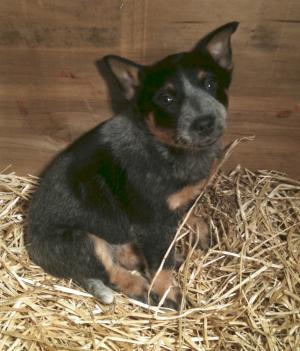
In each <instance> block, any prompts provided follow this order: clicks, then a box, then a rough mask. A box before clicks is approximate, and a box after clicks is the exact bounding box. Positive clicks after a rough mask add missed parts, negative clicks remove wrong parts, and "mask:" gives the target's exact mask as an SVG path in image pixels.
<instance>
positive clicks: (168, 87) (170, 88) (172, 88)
mask: <svg viewBox="0 0 300 351" xmlns="http://www.w3.org/2000/svg"><path fill="white" fill-rule="evenodd" d="M164 89H165V90H168V91H171V92H173V93H174V92H175V91H176V88H175V86H174V84H173V83H171V82H167V83H166V84H165V86H164Z"/></svg>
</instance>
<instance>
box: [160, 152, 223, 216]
mask: <svg viewBox="0 0 300 351" xmlns="http://www.w3.org/2000/svg"><path fill="white" fill-rule="evenodd" d="M215 160H216V152H214V151H213V150H212V151H211V152H208V153H205V154H200V155H192V156H190V157H187V158H186V159H185V161H184V162H181V164H176V165H175V170H174V176H175V177H176V179H178V180H181V181H182V183H183V185H182V186H180V187H178V188H177V189H176V190H175V191H173V192H171V193H170V194H168V196H167V199H166V201H167V205H168V207H169V209H170V210H171V211H175V210H178V209H181V208H184V207H185V206H186V205H188V204H189V203H190V202H191V201H192V200H194V199H195V198H196V197H197V196H198V194H199V193H200V192H201V190H202V189H203V186H204V184H205V182H206V180H207V178H208V177H209V176H210V173H211V172H212V170H213V168H214V164H215Z"/></svg>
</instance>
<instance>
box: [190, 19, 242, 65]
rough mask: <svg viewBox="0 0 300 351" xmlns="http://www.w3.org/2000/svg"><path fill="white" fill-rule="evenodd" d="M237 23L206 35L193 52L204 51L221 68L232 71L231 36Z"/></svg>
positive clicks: (228, 24) (229, 24)
mask: <svg viewBox="0 0 300 351" xmlns="http://www.w3.org/2000/svg"><path fill="white" fill-rule="evenodd" d="M238 25H239V22H230V23H227V24H224V25H223V26H221V27H219V28H217V29H215V30H214V31H212V32H210V33H208V34H207V35H206V36H205V37H204V38H202V39H201V40H200V41H199V43H198V44H197V45H196V47H195V48H194V50H196V51H198V50H200V51H206V52H208V53H209V54H210V55H211V56H212V58H213V59H214V60H215V61H216V62H217V63H218V64H219V65H220V66H221V67H223V68H225V69H227V70H231V69H232V60H231V40H230V39H231V35H232V34H233V33H234V32H235V31H236V29H237V27H238Z"/></svg>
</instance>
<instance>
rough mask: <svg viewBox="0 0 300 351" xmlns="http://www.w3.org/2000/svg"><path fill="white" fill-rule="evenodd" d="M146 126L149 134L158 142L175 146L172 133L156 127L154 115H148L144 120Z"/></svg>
mask: <svg viewBox="0 0 300 351" xmlns="http://www.w3.org/2000/svg"><path fill="white" fill-rule="evenodd" d="M146 124H147V126H148V129H149V131H150V133H151V134H152V135H153V136H154V137H155V138H156V139H157V140H159V141H160V142H162V143H164V144H167V145H170V146H176V143H175V141H174V132H173V131H172V130H169V129H167V128H161V127H158V126H157V125H156V122H155V118H154V115H153V114H152V113H150V114H149V116H148V118H147V119H146Z"/></svg>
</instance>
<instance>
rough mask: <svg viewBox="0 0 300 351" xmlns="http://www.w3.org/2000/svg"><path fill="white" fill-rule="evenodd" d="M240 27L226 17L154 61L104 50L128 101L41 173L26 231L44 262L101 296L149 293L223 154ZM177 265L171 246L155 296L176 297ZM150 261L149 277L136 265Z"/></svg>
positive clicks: (107, 299)
mask: <svg viewBox="0 0 300 351" xmlns="http://www.w3.org/2000/svg"><path fill="white" fill-rule="evenodd" d="M237 26H238V23H237V22H232V23H228V24H225V25H223V26H222V27H220V28H218V29H216V30H214V31H213V32H211V33H209V34H208V35H206V36H205V37H204V38H203V39H201V40H200V41H199V42H198V44H197V45H196V46H195V47H194V48H193V49H192V50H191V51H189V52H182V53H178V54H174V55H170V56H167V57H166V58H164V59H163V60H161V61H159V62H157V63H155V64H153V65H151V66H143V65H139V64H137V63H134V62H132V61H129V60H127V59H124V58H121V57H118V56H107V57H105V58H104V60H105V62H106V63H107V64H108V66H109V67H110V69H111V71H112V73H113V74H114V75H115V77H116V78H117V80H118V82H119V84H120V85H121V87H122V89H123V91H124V93H125V96H126V98H127V99H128V101H129V104H128V108H127V109H126V110H124V111H123V113H121V114H119V115H117V116H115V117H114V118H112V119H110V120H108V121H106V122H104V123H101V124H100V125H98V126H97V127H96V128H94V129H93V130H91V131H89V132H88V133H86V134H85V135H83V136H82V137H80V138H79V139H78V140H76V141H75V142H74V143H73V144H72V145H70V146H69V147H68V148H67V149H66V150H64V151H63V152H62V153H61V154H59V155H58V156H57V157H56V158H55V159H54V161H53V162H52V163H51V164H50V165H49V166H48V167H47V169H46V170H45V171H44V172H43V174H42V175H41V181H40V185H39V187H38V189H37V191H36V192H35V194H34V196H33V198H32V201H31V205H30V209H29V216H28V228H27V233H26V246H27V249H28V252H29V255H30V257H31V259H32V260H33V261H34V262H35V263H36V264H38V265H40V266H41V267H43V268H44V270H45V271H46V272H49V273H50V274H53V275H55V276H58V277H66V278H72V279H73V280H74V281H75V282H77V283H78V284H80V285H81V286H82V287H84V288H85V289H86V290H87V291H88V292H90V293H91V294H93V295H94V296H95V297H96V298H98V299H99V300H101V301H102V302H103V303H106V304H110V303H112V302H113V300H114V294H113V290H117V291H120V292H122V293H124V294H127V295H128V296H130V297H133V298H137V299H140V300H142V301H147V296H148V289H149V280H151V279H152V278H153V276H154V274H155V273H156V271H157V269H158V267H159V265H160V263H161V261H162V259H163V257H164V255H165V253H166V251H167V249H168V247H169V245H170V243H171V242H172V240H173V238H174V235H175V232H176V227H177V225H178V221H179V220H180V219H181V217H182V216H183V214H184V212H185V211H186V209H187V207H188V206H189V205H190V204H191V202H192V201H193V199H194V198H195V197H196V196H197V194H198V193H199V190H200V189H201V184H202V182H203V180H204V179H206V178H207V177H208V175H209V172H210V169H211V166H212V163H213V162H214V160H215V159H216V158H217V156H218V151H219V143H218V141H219V138H220V136H221V135H222V133H223V131H224V128H225V125H226V115H227V112H226V107H227V104H228V97H227V92H228V88H229V85H230V81H231V73H232V60H231V44H230V38H231V35H232V34H233V33H234V32H235V30H236V29H237ZM202 239H203V240H204V242H203V244H204V245H207V243H206V242H205V241H206V240H207V239H206V237H205V236H204V238H202ZM174 265H175V259H174V250H172V251H171V252H170V254H169V255H168V257H167V259H166V261H165V264H164V268H163V270H162V271H160V273H159V274H158V275H157V277H156V279H155V282H154V284H153V289H152V291H151V294H150V298H151V303H153V304H154V303H157V301H158V300H159V299H160V298H161V297H162V296H163V295H164V294H165V293H167V297H166V300H165V305H166V306H171V307H176V306H178V303H179V302H180V291H179V289H178V287H174V286H173V280H172V271H173V269H174ZM143 267H144V268H145V267H146V269H147V272H148V276H146V275H135V274H132V273H131V270H134V269H138V270H141V269H142V268H143ZM112 289H113V290H112ZM167 291H168V292H167Z"/></svg>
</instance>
